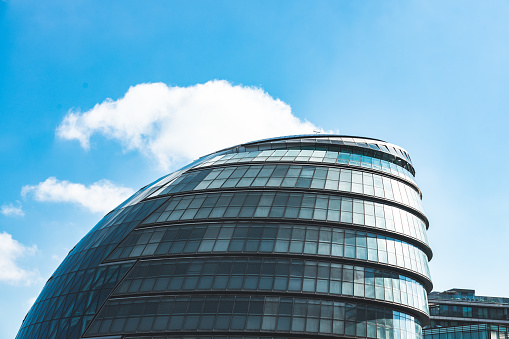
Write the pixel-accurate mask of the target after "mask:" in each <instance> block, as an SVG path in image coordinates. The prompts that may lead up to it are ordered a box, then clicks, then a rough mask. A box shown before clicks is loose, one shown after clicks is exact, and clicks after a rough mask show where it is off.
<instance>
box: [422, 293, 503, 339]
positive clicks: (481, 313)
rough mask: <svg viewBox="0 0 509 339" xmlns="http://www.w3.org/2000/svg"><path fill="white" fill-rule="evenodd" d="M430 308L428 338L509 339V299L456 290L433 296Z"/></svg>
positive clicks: (433, 294) (430, 299)
mask: <svg viewBox="0 0 509 339" xmlns="http://www.w3.org/2000/svg"><path fill="white" fill-rule="evenodd" d="M429 309H430V314H431V321H430V323H429V325H428V326H427V327H426V328H425V329H424V337H425V338H426V339H489V338H506V339H507V338H509V298H500V297H485V296H479V295H475V290H467V289H459V288H454V289H451V290H447V291H445V292H432V293H430V294H429Z"/></svg>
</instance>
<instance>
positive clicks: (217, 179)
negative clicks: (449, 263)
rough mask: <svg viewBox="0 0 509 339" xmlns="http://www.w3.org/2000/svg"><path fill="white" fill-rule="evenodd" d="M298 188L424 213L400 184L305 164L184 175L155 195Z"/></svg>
mask: <svg viewBox="0 0 509 339" xmlns="http://www.w3.org/2000/svg"><path fill="white" fill-rule="evenodd" d="M246 187H253V188H264V187H269V188H280V187H282V188H299V189H306V188H312V189H324V190H331V191H340V192H348V193H359V194H364V195H368V196H372V197H377V198H382V199H388V200H392V201H395V202H398V203H401V204H405V205H407V206H410V207H412V208H415V209H416V210H418V211H421V212H422V211H423V209H422V205H421V199H420V196H419V193H418V192H417V191H416V190H415V189H413V188H412V187H411V186H408V185H406V184H404V183H402V182H401V181H398V180H395V179H391V178H388V177H384V176H381V175H378V174H372V173H368V172H361V171H353V170H350V169H339V168H328V167H318V166H306V165H304V166H302V165H251V166H232V167H222V168H214V169H204V170H201V171H193V172H189V173H184V174H182V175H181V176H180V177H178V178H176V179H175V180H174V181H171V182H170V183H169V184H167V185H166V187H165V188H164V189H163V190H160V191H159V192H157V194H155V195H164V194H169V193H177V192H185V191H192V190H203V189H217V188H222V189H225V188H246Z"/></svg>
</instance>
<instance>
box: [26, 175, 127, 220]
mask: <svg viewBox="0 0 509 339" xmlns="http://www.w3.org/2000/svg"><path fill="white" fill-rule="evenodd" d="M133 193H134V191H133V190H132V189H131V188H128V187H123V186H116V185H114V184H113V183H112V182H110V181H108V180H100V181H97V182H95V183H93V184H92V185H90V186H88V187H87V186H85V185H83V184H77V183H72V182H69V181H65V180H63V181H60V180H58V179H56V178H55V177H50V178H48V179H46V180H45V181H43V182H40V183H39V184H37V185H33V186H31V185H26V186H23V188H22V189H21V195H22V196H23V197H26V196H28V195H31V196H33V198H34V199H35V200H37V201H47V202H69V203H74V204H78V205H81V206H82V207H85V208H87V209H88V210H90V211H91V212H94V213H99V212H101V213H105V212H109V211H110V210H112V209H113V208H115V207H116V206H117V205H118V204H120V203H121V202H123V201H124V200H126V199H127V198H128V197H129V196H131V195H132V194H133Z"/></svg>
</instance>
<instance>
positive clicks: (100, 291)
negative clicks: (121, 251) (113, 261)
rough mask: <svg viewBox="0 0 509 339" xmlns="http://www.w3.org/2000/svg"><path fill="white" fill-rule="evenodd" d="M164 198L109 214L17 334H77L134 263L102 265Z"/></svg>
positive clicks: (83, 242)
mask: <svg viewBox="0 0 509 339" xmlns="http://www.w3.org/2000/svg"><path fill="white" fill-rule="evenodd" d="M163 201H164V199H158V200H154V201H149V202H146V203H142V204H138V205H135V206H131V207H127V208H121V209H118V210H116V211H115V212H113V213H110V214H108V215H107V216H105V217H104V218H103V219H102V220H101V221H100V222H99V223H98V224H97V225H96V226H95V227H94V228H93V229H92V230H91V231H90V233H88V234H87V235H86V236H85V237H84V238H83V239H82V240H81V241H80V242H79V243H78V244H77V245H76V246H75V247H74V248H73V250H72V251H71V252H70V253H69V255H68V256H67V257H66V258H65V260H64V262H63V263H62V264H61V265H60V266H59V267H58V268H57V270H56V271H55V273H53V275H52V276H51V278H50V279H49V280H48V282H47V283H46V285H45V286H44V289H43V290H42V292H41V294H40V295H39V297H38V298H37V300H36V301H35V303H34V305H33V306H32V308H31V309H30V311H29V312H28V314H27V316H26V318H25V319H24V321H23V324H22V325H21V329H20V331H19V332H18V335H17V336H16V338H20V339H21V338H78V337H79V336H80V335H81V333H83V331H84V330H85V328H86V327H87V325H88V324H89V323H90V321H91V320H92V318H93V317H94V315H95V313H96V312H97V311H98V310H99V309H100V307H101V305H102V304H103V302H104V301H105V300H106V298H107V297H108V295H109V294H110V292H111V291H112V290H113V288H114V287H115V286H116V284H117V283H118V282H119V281H120V280H121V279H122V278H123V277H124V275H125V273H127V270H128V269H129V268H130V267H131V266H132V263H124V264H120V265H112V266H98V265H99V264H100V263H101V262H102V261H103V260H104V259H105V258H106V256H107V255H108V254H109V253H110V252H111V250H112V249H113V248H114V246H115V245H116V244H118V242H119V241H120V240H121V239H122V238H123V237H124V236H125V235H126V234H128V233H129V232H130V231H131V230H132V229H133V228H134V227H136V226H137V225H138V224H139V223H140V221H141V220H143V218H145V217H146V216H147V215H148V214H149V213H151V212H153V211H154V210H155V209H156V208H157V207H159V206H160V205H161V204H162V203H163Z"/></svg>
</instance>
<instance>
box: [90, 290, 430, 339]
mask: <svg viewBox="0 0 509 339" xmlns="http://www.w3.org/2000/svg"><path fill="white" fill-rule="evenodd" d="M175 331H180V332H184V333H185V332H186V331H192V332H196V331H198V332H200V331H204V332H213V331H239V332H250V331H261V332H265V331H266V332H276V333H277V332H280V333H288V332H290V331H291V332H294V333H309V334H313V335H326V336H344V335H346V336H358V337H368V338H391V339H392V338H406V339H412V338H415V339H421V338H422V329H421V324H420V321H419V320H418V319H416V318H414V317H413V316H410V315H408V314H404V313H401V312H397V311H393V310H391V309H388V308H382V307H373V306H368V305H362V304H351V303H343V302H332V301H326V300H313V299H306V298H283V297H281V298H280V297H269V296H266V297H251V296H178V297H173V296H165V297H144V298H129V299H120V300H118V299H117V300H109V301H108V302H107V303H106V305H105V307H104V308H103V309H102V310H101V312H100V313H99V315H98V316H97V317H96V318H95V319H94V321H93V322H92V324H91V326H90V327H89V329H88V330H87V332H86V334H85V336H94V335H115V334H130V333H144V332H145V333H146V332H152V333H157V332H163V333H164V332H175Z"/></svg>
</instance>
